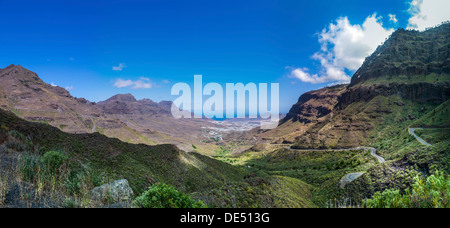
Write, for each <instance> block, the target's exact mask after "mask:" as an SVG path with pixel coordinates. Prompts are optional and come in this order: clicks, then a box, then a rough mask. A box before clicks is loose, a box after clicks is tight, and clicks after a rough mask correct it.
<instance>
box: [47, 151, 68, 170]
mask: <svg viewBox="0 0 450 228" xmlns="http://www.w3.org/2000/svg"><path fill="white" fill-rule="evenodd" d="M68 159H69V157H68V156H67V155H65V154H62V153H61V152H58V151H49V152H47V153H45V154H44V155H43V156H42V158H41V161H42V163H43V164H44V165H45V167H46V168H47V171H49V172H51V173H56V172H57V171H58V170H59V168H60V167H61V166H62V165H63V164H64V163H65V162H67V161H68Z"/></svg>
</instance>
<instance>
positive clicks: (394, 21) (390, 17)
mask: <svg viewBox="0 0 450 228" xmlns="http://www.w3.org/2000/svg"><path fill="white" fill-rule="evenodd" d="M388 16H389V21H392V22H393V23H394V24H397V22H398V20H397V15H395V14H389V15H388Z"/></svg>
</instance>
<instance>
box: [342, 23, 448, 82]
mask: <svg viewBox="0 0 450 228" xmlns="http://www.w3.org/2000/svg"><path fill="white" fill-rule="evenodd" d="M432 73H433V74H437V75H440V74H443V75H449V74H450V23H446V24H443V25H441V26H439V27H436V28H433V29H430V30H427V31H425V32H418V31H409V30H404V29H399V30H397V31H396V32H394V33H393V34H392V35H391V37H390V38H389V39H388V40H387V41H386V42H385V43H384V44H383V45H382V46H380V47H378V48H377V50H376V51H375V52H374V53H373V54H372V55H371V56H370V57H368V58H367V59H366V60H365V61H364V64H363V65H362V66H361V68H360V69H358V71H356V73H355V74H354V76H353V77H352V81H351V84H350V86H353V85H356V84H361V83H363V82H365V81H367V80H371V79H376V78H380V77H384V76H400V75H402V76H413V77H414V76H423V75H429V74H432Z"/></svg>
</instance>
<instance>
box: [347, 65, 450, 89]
mask: <svg viewBox="0 0 450 228" xmlns="http://www.w3.org/2000/svg"><path fill="white" fill-rule="evenodd" d="M403 64H405V62H403ZM409 64H411V65H414V63H412V62H411V63H409ZM397 67H399V66H397ZM449 81H450V80H449V75H448V74H436V73H431V74H427V75H414V76H408V75H388V76H382V77H376V78H371V79H368V80H367V81H364V82H361V83H358V84H356V85H361V84H364V85H373V84H386V83H401V84H404V83H407V84H412V83H418V82H429V83H436V82H449Z"/></svg>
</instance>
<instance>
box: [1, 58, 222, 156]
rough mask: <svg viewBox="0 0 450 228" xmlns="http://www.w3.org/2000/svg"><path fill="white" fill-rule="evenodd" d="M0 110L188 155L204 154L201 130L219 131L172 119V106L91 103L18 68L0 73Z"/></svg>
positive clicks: (116, 100)
mask: <svg viewBox="0 0 450 228" xmlns="http://www.w3.org/2000/svg"><path fill="white" fill-rule="evenodd" d="M0 80H1V81H2V83H1V84H0V107H1V108H2V109H5V110H9V111H12V112H14V113H15V114H16V115H18V116H20V117H22V118H24V119H26V120H30V121H35V122H41V123H46V124H50V125H52V126H54V127H57V128H59V129H61V130H63V131H65V132H68V133H92V132H99V133H101V134H104V135H106V136H109V137H114V138H118V139H120V140H122V141H124V142H130V143H144V144H149V145H154V144H161V143H170V144H176V145H177V146H179V147H180V148H182V149H184V150H187V151H191V150H193V148H192V144H195V145H197V148H199V151H202V152H204V153H208V151H212V149H213V148H214V147H215V145H210V144H207V143H203V142H202V140H205V139H206V138H205V135H206V132H207V130H206V128H209V127H217V128H221V127H220V126H217V125H215V124H214V123H212V122H211V121H209V120H207V119H182V120H177V119H174V118H172V115H171V107H172V102H169V101H162V102H160V103H156V102H154V101H152V100H150V99H143V100H136V99H135V98H134V97H133V96H132V95H131V94H125V95H123V94H118V95H116V96H113V97H111V98H110V99H108V100H106V101H103V102H99V103H98V104H96V103H93V102H90V101H88V100H86V99H84V98H75V97H72V96H71V95H70V93H69V92H68V91H67V90H65V89H64V88H61V87H58V86H52V85H49V84H47V83H45V82H43V81H42V80H41V79H40V78H39V77H38V75H37V74H36V73H34V72H31V71H29V70H27V69H25V68H23V67H22V66H20V65H17V66H15V65H10V66H8V67H7V68H4V69H0Z"/></svg>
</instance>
